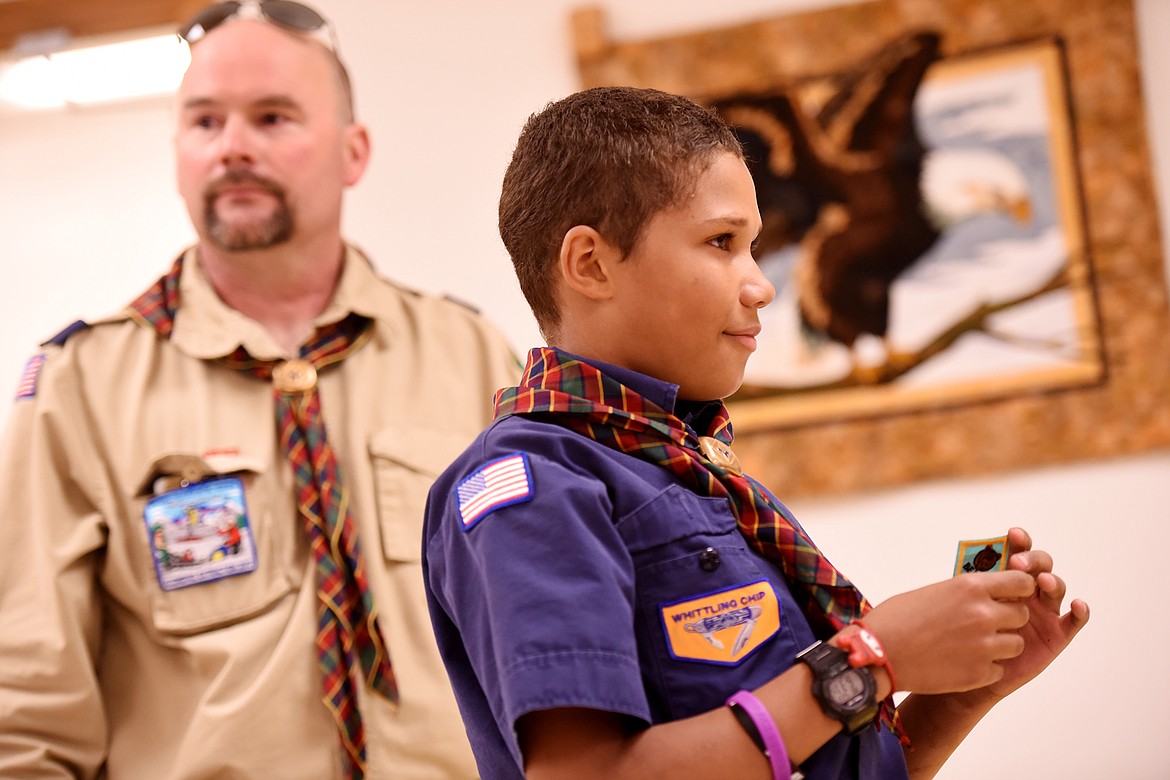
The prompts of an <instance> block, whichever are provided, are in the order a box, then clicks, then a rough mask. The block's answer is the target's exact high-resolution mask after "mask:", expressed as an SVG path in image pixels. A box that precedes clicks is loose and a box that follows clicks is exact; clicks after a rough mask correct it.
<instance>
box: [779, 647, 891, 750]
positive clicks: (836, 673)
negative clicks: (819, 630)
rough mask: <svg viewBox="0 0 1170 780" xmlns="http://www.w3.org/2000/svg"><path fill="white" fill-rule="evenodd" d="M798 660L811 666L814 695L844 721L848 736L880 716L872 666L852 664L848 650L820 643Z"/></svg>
mask: <svg viewBox="0 0 1170 780" xmlns="http://www.w3.org/2000/svg"><path fill="white" fill-rule="evenodd" d="M796 660H797V661H800V662H801V663H805V664H808V668H809V669H811V670H812V673H813V685H812V692H813V696H815V697H816V698H817V701H819V702H820V703H821V709H823V710H824V711H825V714H826V715H828V716H829V717H830V718H836V719H837V720H839V721H841V725H843V726H844V727H845V733H846V734H848V735H849V736H853V735H854V734H856V733H858V732H859V731H861V730H862V729H864V728H865V727H866V726H868V725H869V724H871V723H873V720H874V718H876V717H877V714H878V702H877V685H876V684H875V683H874V681H873V674H872V673H871V672H870V671H869V668H868V667H865V666H861V667H857V668H854V667H852V666H850V665H849V654H848V653H846V652H845V651H844V650H842V649H840V648H838V647H833V646H832V645H829V644H825V643H824V642H816V643H815V644H813V645H812V646H811V647H809V648H808V649H806V650H802V651H801V653H800V655H798V656H796Z"/></svg>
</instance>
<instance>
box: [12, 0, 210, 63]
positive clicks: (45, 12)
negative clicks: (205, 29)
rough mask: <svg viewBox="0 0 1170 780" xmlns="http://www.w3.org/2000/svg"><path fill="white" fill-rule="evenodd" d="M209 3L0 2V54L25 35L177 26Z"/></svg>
mask: <svg viewBox="0 0 1170 780" xmlns="http://www.w3.org/2000/svg"><path fill="white" fill-rule="evenodd" d="M208 4H209V0H0V53H2V52H4V51H7V50H8V49H11V48H12V46H13V44H15V43H16V41H17V40H19V39H20V37H21V36H22V35H25V34H28V33H38V32H44V31H46V30H53V29H61V28H64V29H65V30H67V31H68V32H69V35H70V36H72V37H73V38H75V39H76V38H87V37H90V36H97V35H111V34H116V33H123V32H129V31H133V30H138V29H146V28H158V27H170V26H174V27H178V26H179V24H181V23H182V22H183V21H185V20H186V19H187V18H189V17H190V16H191V14H193V13H194V12H195V11H197V10H198V9H200V8H202V7H203V6H205V5H208Z"/></svg>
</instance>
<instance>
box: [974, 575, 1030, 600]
mask: <svg viewBox="0 0 1170 780" xmlns="http://www.w3.org/2000/svg"><path fill="white" fill-rule="evenodd" d="M984 577H985V578H986V580H985V581H986V583H987V592H988V594H989V595H990V596H991V597H992V598H995V599H1026V598H1028V597H1029V596H1031V595H1032V594H1033V593H1035V592H1036V578H1035V577H1033V576H1032V575H1031V574H1028V573H1027V572H1023V571H1018V570H1013V571H999V572H988V573H986V574H985V575H984Z"/></svg>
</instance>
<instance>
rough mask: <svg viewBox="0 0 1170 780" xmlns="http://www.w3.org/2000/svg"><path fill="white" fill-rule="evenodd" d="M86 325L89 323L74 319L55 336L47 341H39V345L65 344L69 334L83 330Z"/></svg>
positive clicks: (58, 345) (59, 345)
mask: <svg viewBox="0 0 1170 780" xmlns="http://www.w3.org/2000/svg"><path fill="white" fill-rule="evenodd" d="M88 327H89V323H88V322H86V321H85V320H75V321H74V322H72V323H70V324H69V325H68V326H66V327H65V329H64V330H62V331H61V332H60V333H58V334H57V335H56V336H53V338H51V339H49V340H48V341H43V342H41V346H42V347H47V346H49V345H50V344H51V345H53V346H54V347H63V346H65V342H66V341H68V340H69V337H70V336H72V335H73V334H74V333H78V332H79V331H83V330H85V329H86V328H88Z"/></svg>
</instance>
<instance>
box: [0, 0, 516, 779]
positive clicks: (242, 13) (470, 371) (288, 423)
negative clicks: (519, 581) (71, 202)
mask: <svg viewBox="0 0 1170 780" xmlns="http://www.w3.org/2000/svg"><path fill="white" fill-rule="evenodd" d="M183 35H184V37H186V38H187V40H188V41H189V42H190V43H191V54H192V61H191V65H190V68H189V70H188V72H187V74H186V76H185V78H184V80H183V83H182V86H181V88H180V91H179V110H178V128H177V131H176V134H175V149H176V153H177V162H178V165H177V171H178V182H179V190H180V192H181V194H182V196H183V198H184V200H185V202H186V205H187V208H188V211H189V214H190V217H191V220H192V222H193V224H194V226H195V228H196V231H197V234H198V243H197V245H196V246H194V247H192V248H191V249H189V250H188V251H186V252H185V253H184V254H183V255H182V256H181V257H180V258H179V260H178V261H177V262H176V263H175V264H174V266H173V267H172V268H171V270H170V271H169V272H168V273H167V274H166V275H165V276H164V277H163V278H162V279H160V280H159V281H158V282H157V283H156V284H155V285H154V286H152V287H151V288H150V289H148V290H147V291H146V292H145V293H143V294H142V295H141V296H140V297H139V298H137V299H136V300H135V301H134V302H133V304H131V306H130V307H128V308H127V309H126V310H125V311H122V312H120V313H118V314H115V315H113V316H111V317H108V318H106V319H103V320H100V321H98V322H94V323H91V324H89V325H85V324H82V323H78V324H76V325H75V326H71V327H70V328H67V329H66V330H65V331H63V332H62V333H61V334H60V335H59V336H57V337H56V338H54V339H52V340H51V341H50V342H48V343H46V344H45V345H43V347H42V350H41V351H40V352H39V353H38V354H37V355H36V356H34V357H33V359H32V360H31V361H30V363H29V366H28V368H27V369H26V371H25V375H24V377H23V379H22V382H21V385H20V389H19V391H18V393H17V400H16V403H15V405H14V407H13V410H12V414H11V418H10V422H9V427H8V430H7V433H6V434H5V438H4V441H3V444H2V446H0V500H2V501H3V506H4V507H5V513H4V516H3V518H0V776H3V777H27V776H33V775H35V776H38V777H48V776H74V777H85V778H90V777H104V776H109V777H112V778H118V780H136V779H137V778H150V780H166V779H167V778H196V777H198V778H212V777H215V778H226V777H241V778H259V777H280V778H301V777H303V778H331V777H363V776H364V777H371V778H373V777H395V778H411V777H442V778H446V777H466V776H472V775H474V771H475V770H474V762H473V760H472V758H471V755H470V752H469V751H468V749H467V746H466V737H465V735H464V731H463V728H462V726H461V724H460V720H459V716H458V713H457V710H456V708H455V704H454V701H453V698H452V696H451V694H450V692H449V690H448V687H447V678H446V675H445V673H444V671H443V667H442V665H441V663H440V661H439V659H438V656H437V653H436V651H435V649H434V646H433V643H434V639H433V636H432V634H431V629H430V626H429V623H428V619H427V613H426V603H425V597H424V593H423V587H422V579H421V574H420V566H419V551H420V546H421V545H420V524H421V519H422V513H423V504H424V501H425V498H426V493H427V489H428V488H429V486H430V483H431V481H432V479H433V478H434V476H435V475H436V474H438V472H439V471H441V470H442V468H443V467H444V466H445V465H446V464H447V463H448V462H449V461H450V460H451V459H452V458H453V457H454V455H455V454H457V453H458V452H459V451H460V450H461V449H462V447H463V446H465V445H466V443H467V442H468V441H470V440H471V438H472V437H473V436H474V434H475V432H476V431H478V430H479V429H480V428H482V427H483V425H484V424H486V422H487V421H488V419H489V418H490V413H491V408H490V404H491V397H492V393H493V391H494V390H495V389H496V388H498V387H501V386H504V385H508V384H511V383H513V382H514V381H515V378H516V376H517V375H518V370H519V366H518V365H517V363H516V361H515V359H514V357H513V356H512V354H511V352H510V350H509V349H508V347H507V345H506V344H505V343H504V341H503V339H502V338H501V337H500V336H499V335H498V334H497V333H496V332H495V331H494V330H493V329H491V328H490V327H489V326H487V325H486V324H485V323H484V322H483V321H482V320H481V319H480V318H478V317H477V316H476V315H475V314H474V313H473V312H471V311H469V310H467V309H465V308H463V307H461V306H458V305H455V304H453V303H450V302H448V301H445V300H440V299H437V298H433V297H430V296H426V295H420V294H417V293H412V292H409V291H405V290H403V289H401V288H398V287H396V286H394V285H392V284H390V283H388V282H386V281H383V280H381V279H379V278H378V277H377V276H376V275H375V274H374V272H373V270H372V268H371V267H370V265H369V263H368V261H367V260H366V259H365V258H364V257H363V256H362V255H361V253H360V252H358V251H357V250H356V249H355V248H354V247H352V246H350V245H348V244H346V243H345V242H344V240H343V239H342V237H341V232H340V230H341V228H340V225H341V202H342V196H343V193H344V191H345V189H346V188H348V187H350V186H352V185H354V184H356V183H357V182H358V181H359V180H360V179H361V177H362V174H363V172H364V171H365V168H366V164H367V161H368V159H369V154H370V142H369V138H368V135H367V132H366V130H365V128H364V127H362V126H361V125H360V124H358V123H356V122H355V121H354V119H353V115H352V104H351V99H350V97H349V85H348V79H347V76H346V74H345V71H344V68H343V67H342V66H341V63H340V61H339V60H338V59H337V55H336V44H335V43H334V42H333V40H332V32H331V30H330V29H329V28H328V25H327V24H326V22H325V20H324V19H323V18H321V17H320V16H319V15H317V14H316V12H314V11H313V10H312V9H309V8H307V7H305V6H302V5H300V4H299V3H293V2H288V1H287V0H265V2H261V3H258V4H257V3H243V4H241V3H222V4H218V5H215V6H211V7H209V8H207V9H205V10H204V11H203V12H201V13H200V14H199V15H198V16H197V17H196V19H195V20H193V21H192V23H190V24H188V25H186V26H184V28H183Z"/></svg>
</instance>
